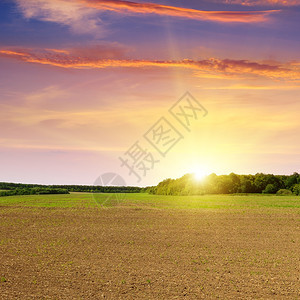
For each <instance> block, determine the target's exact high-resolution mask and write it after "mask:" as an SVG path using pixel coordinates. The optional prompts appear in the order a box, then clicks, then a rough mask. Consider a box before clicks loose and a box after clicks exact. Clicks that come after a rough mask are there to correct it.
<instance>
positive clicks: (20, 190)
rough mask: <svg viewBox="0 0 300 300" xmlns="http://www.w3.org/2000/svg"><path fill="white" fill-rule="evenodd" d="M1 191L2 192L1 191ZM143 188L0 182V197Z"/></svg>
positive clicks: (115, 191) (127, 190) (141, 189)
mask: <svg viewBox="0 0 300 300" xmlns="http://www.w3.org/2000/svg"><path fill="white" fill-rule="evenodd" d="M1 190H2V191H1ZM144 191H145V189H144V188H140V187H132V186H94V185H41V184H23V183H8V182H0V196H13V195H36V194H68V193H70V192H84V193H140V192H144Z"/></svg>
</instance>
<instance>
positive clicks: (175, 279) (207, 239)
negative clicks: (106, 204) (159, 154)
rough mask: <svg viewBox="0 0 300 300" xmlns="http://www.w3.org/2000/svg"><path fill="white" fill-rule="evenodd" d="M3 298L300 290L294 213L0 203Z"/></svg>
mask: <svg viewBox="0 0 300 300" xmlns="http://www.w3.org/2000/svg"><path fill="white" fill-rule="evenodd" d="M0 216H1V218H0V225H1V227H0V276H1V282H0V298H1V299H202V298H203V299H218V298H220V299H300V279H299V277H300V234H299V233H300V216H299V214H297V213H296V212H293V211H292V210H288V209H287V210H283V211H281V212H278V211H277V212H274V213H273V212H263V213H262V212H261V211H254V210H251V211H247V212H244V213H243V212H242V211H236V210H235V211H234V210H231V211H229V210H195V211H185V210H159V209H147V208H143V209H141V208H130V207H117V208H111V209H105V210H101V211H100V210H98V209H71V208H69V209H58V208H55V209H46V208H21V207H0Z"/></svg>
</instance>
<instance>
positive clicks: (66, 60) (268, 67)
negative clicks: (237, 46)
mask: <svg viewBox="0 0 300 300" xmlns="http://www.w3.org/2000/svg"><path fill="white" fill-rule="evenodd" d="M100 49H101V47H99V52H98V55H97V56H94V55H92V56H88V55H87V53H88V50H85V51H84V52H83V53H84V55H81V53H82V52H80V50H78V49H76V50H68V51H66V50H53V49H52V50H49V49H48V50H26V51H25V50H0V56H5V57H9V58H14V59H18V60H21V61H24V62H28V63H37V64H44V65H51V66H56V67H60V68H72V69H104V68H116V67H118V68H182V69H189V70H192V71H193V72H194V76H198V77H203V78H226V77H235V76H238V77H252V76H262V77H266V78H270V79H274V80H279V79H286V80H299V79H300V65H299V64H297V63H296V62H292V63H286V64H281V63H275V62H265V63H262V62H254V61H248V60H233V59H218V58H210V59H204V60H191V59H183V60H139V59H125V58H120V59H118V58H117V57H116V53H117V52H114V51H115V50H112V51H113V52H112V53H113V54H112V55H109V49H107V48H106V49H104V51H103V53H102V54H101V50H100Z"/></svg>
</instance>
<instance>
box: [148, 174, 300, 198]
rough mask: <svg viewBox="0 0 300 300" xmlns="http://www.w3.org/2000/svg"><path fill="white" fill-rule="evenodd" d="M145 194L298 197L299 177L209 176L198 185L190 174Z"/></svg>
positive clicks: (262, 175) (161, 183) (293, 175)
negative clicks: (241, 194)
mask: <svg viewBox="0 0 300 300" xmlns="http://www.w3.org/2000/svg"><path fill="white" fill-rule="evenodd" d="M147 192H148V193H151V194H157V195H204V194H237V193H246V194H247V193H263V194H276V193H277V194H278V195H293V194H294V195H300V175H299V174H298V173H294V174H292V175H273V174H263V173H257V174H255V175H237V174H234V173H231V174H229V175H219V176H218V175H216V174H214V173H213V174H211V175H209V176H207V177H206V178H205V179H203V180H202V181H197V180H195V178H194V175H193V174H186V175H184V176H182V177H181V178H178V179H170V178H169V179H166V180H164V181H162V182H160V183H159V184H158V185H157V186H153V187H149V188H147Z"/></svg>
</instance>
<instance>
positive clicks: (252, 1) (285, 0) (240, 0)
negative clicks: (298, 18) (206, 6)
mask: <svg viewBox="0 0 300 300" xmlns="http://www.w3.org/2000/svg"><path fill="white" fill-rule="evenodd" d="M214 2H219V3H220V2H221V3H226V4H240V5H245V6H265V5H271V6H298V5H300V0H215V1H214Z"/></svg>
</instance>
